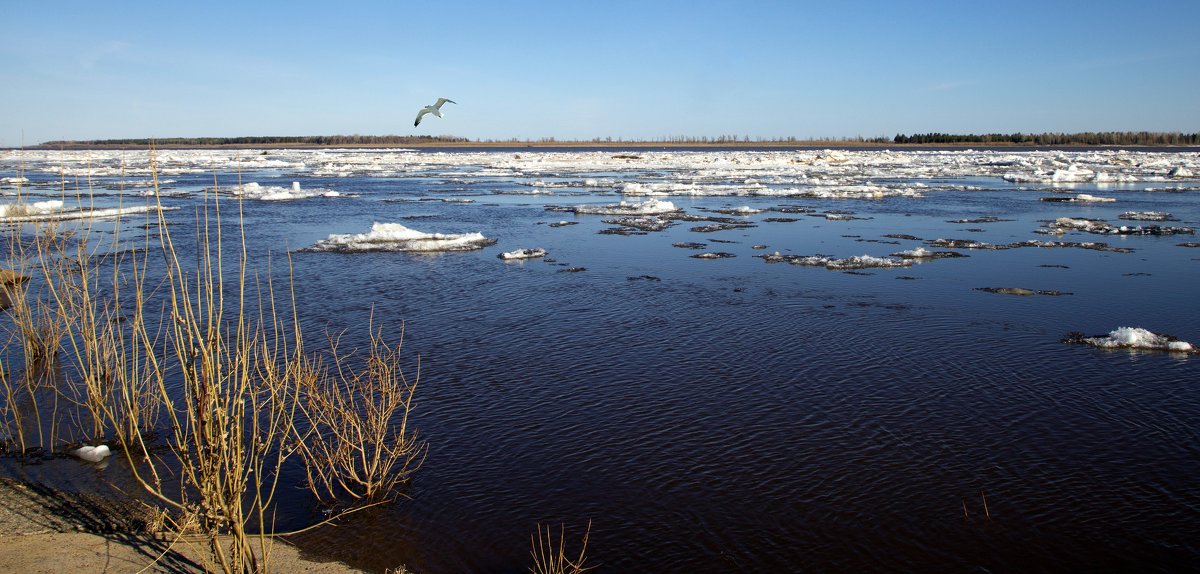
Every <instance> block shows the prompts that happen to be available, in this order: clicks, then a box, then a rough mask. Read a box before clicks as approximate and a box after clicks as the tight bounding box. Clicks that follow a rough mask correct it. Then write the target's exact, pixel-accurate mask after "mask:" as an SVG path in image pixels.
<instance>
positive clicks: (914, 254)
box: [892, 247, 970, 259]
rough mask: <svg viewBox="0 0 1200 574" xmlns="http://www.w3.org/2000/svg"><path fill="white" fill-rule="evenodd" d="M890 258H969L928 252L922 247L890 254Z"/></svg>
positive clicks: (948, 253) (952, 252)
mask: <svg viewBox="0 0 1200 574" xmlns="http://www.w3.org/2000/svg"><path fill="white" fill-rule="evenodd" d="M892 257H899V258H901V259H945V258H947V257H970V256H969V255H966V254H964V253H959V252H957V251H930V250H928V249H925V248H924V247H917V248H916V249H908V250H906V251H898V252H896V253H893V254H892Z"/></svg>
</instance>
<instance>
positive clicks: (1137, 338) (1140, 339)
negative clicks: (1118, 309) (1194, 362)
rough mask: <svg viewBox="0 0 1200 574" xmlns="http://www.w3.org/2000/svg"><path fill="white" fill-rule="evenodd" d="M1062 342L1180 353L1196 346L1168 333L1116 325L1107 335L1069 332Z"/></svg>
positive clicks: (1194, 349)
mask: <svg viewBox="0 0 1200 574" xmlns="http://www.w3.org/2000/svg"><path fill="white" fill-rule="evenodd" d="M1063 342H1064V343H1083V344H1085V345H1091V346H1093V347H1100V348H1102V349H1159V350H1163V351H1172V352H1180V353H1193V352H1195V351H1196V348H1195V347H1194V346H1193V345H1192V344H1191V343H1188V342H1186V341H1180V340H1179V339H1176V338H1175V337H1172V336H1170V335H1159V334H1157V333H1153V332H1151V331H1147V330H1146V329H1143V328H1141V327H1118V328H1117V329H1116V330H1115V331H1110V332H1109V333H1108V335H1101V336H1096V337H1086V336H1084V335H1082V334H1080V333H1071V334H1070V335H1067V337H1066V338H1064V339H1063Z"/></svg>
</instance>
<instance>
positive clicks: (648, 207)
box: [571, 197, 681, 215]
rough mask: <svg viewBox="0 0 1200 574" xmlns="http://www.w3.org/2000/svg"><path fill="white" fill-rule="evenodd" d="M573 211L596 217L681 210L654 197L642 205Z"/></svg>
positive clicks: (630, 203) (631, 203)
mask: <svg viewBox="0 0 1200 574" xmlns="http://www.w3.org/2000/svg"><path fill="white" fill-rule="evenodd" d="M571 211H574V212H575V213H586V214H595V215H659V214H663V213H673V212H676V211H681V210H680V209H679V208H678V207H675V204H674V203H671V202H669V201H663V200H661V199H655V198H653V197H652V198H650V199H647V200H646V201H643V202H640V203H639V202H636V201H622V202H621V203H618V204H616V205H611V204H610V205H577V206H575V207H573V208H571Z"/></svg>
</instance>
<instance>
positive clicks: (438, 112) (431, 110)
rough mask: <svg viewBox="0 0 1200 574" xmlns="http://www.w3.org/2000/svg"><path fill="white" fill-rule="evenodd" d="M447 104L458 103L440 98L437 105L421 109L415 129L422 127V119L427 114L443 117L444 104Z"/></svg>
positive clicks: (414, 125) (414, 123) (414, 124)
mask: <svg viewBox="0 0 1200 574" xmlns="http://www.w3.org/2000/svg"><path fill="white" fill-rule="evenodd" d="M446 102H450V103H452V104H457V103H458V102H456V101H454V100H447V99H446V98H438V101H437V103H436V104H433V105H432V106H425V107H423V108H421V111H419V112H417V121H415V122H413V127H416V126H419V125H421V118H423V117H425V114H433V115H435V116H437V117H439V118H440V117H442V104H444V103H446Z"/></svg>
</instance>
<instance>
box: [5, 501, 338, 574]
mask: <svg viewBox="0 0 1200 574" xmlns="http://www.w3.org/2000/svg"><path fill="white" fill-rule="evenodd" d="M146 520H147V516H146V515H145V513H144V512H143V511H142V510H141V509H140V508H139V507H138V506H137V505H135V504H133V503H128V504H122V503H120V502H114V501H112V500H108V499H104V498H101V497H95V496H88V495H82V494H76V493H67V492H61V491H55V490H53V489H50V488H46V487H44V486H40V485H36V484H28V483H23V482H20V481H16V480H12V479H8V478H0V572H21V573H22V574H34V573H40V572H112V573H125V572H130V573H132V572H142V571H146V572H204V571H205V570H206V568H205V562H206V561H207V560H209V558H208V551H207V547H206V543H205V542H204V540H202V539H200V538H196V537H188V538H184V539H174V538H167V537H162V536H152V535H148V534H145V533H144V531H145V525H146ZM269 563H270V568H271V570H272V571H274V572H321V573H344V572H357V570H354V569H352V568H350V567H349V566H346V565H345V564H342V563H339V562H317V561H313V560H309V559H306V558H305V557H302V556H301V555H300V552H299V550H297V549H296V548H295V547H293V546H291V545H289V544H287V543H286V542H283V541H277V542H275V543H274V544H272V545H271V549H270V558H269Z"/></svg>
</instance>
